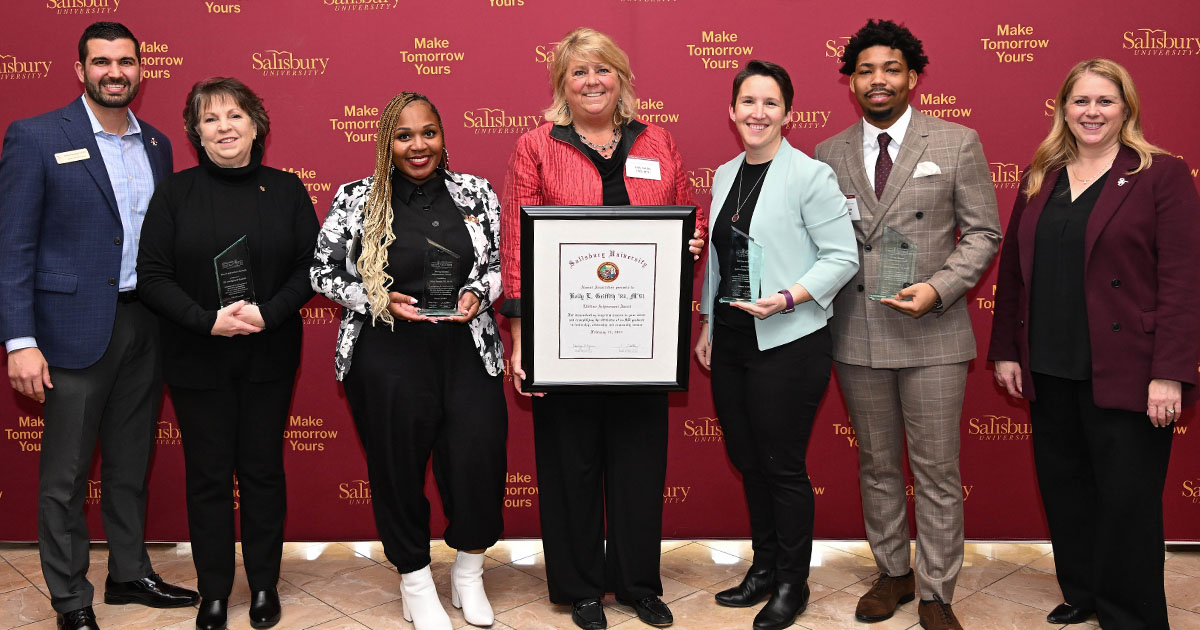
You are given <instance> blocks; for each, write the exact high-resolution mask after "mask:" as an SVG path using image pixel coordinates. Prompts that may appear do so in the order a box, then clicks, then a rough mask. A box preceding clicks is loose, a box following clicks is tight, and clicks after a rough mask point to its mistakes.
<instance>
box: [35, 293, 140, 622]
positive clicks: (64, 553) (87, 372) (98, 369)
mask: <svg viewBox="0 0 1200 630" xmlns="http://www.w3.org/2000/svg"><path fill="white" fill-rule="evenodd" d="M116 308H117V313H116V319H115V321H114V322H113V331H112V337H111V338H110V339H109V342H108V348H107V349H106V350H105V351H104V354H103V355H102V356H101V357H100V360H99V361H97V362H96V363H94V364H92V365H90V366H88V367H86V368H82V369H78V370H69V369H65V368H56V367H53V366H51V367H50V380H51V382H52V383H54V388H53V389H47V390H46V406H45V408H44V409H43V413H44V414H45V415H44V418H45V427H44V431H43V433H42V454H41V460H40V462H39V478H38V549H39V550H40V551H41V561H42V575H43V576H44V577H45V578H46V586H47V587H48V589H49V591H50V603H51V605H52V606H53V607H54V610H56V611H58V612H60V613H63V612H69V611H72V610H75V609H77V608H83V607H84V606H90V605H91V604H92V595H93V588H92V585H91V583H90V582H88V579H87V570H88V564H89V559H88V541H89V540H90V536H89V535H88V527H87V519H86V518H85V517H84V514H83V504H84V500H85V499H86V498H87V491H88V472H89V471H90V470H91V467H92V456H93V455H94V454H95V452H96V441H97V440H99V441H100V453H101V456H102V461H101V465H100V479H101V484H102V488H103V492H102V493H101V495H100V496H101V498H100V515H101V517H102V518H103V521H104V533H105V536H106V537H107V538H108V574H109V575H110V576H112V578H113V579H114V580H117V581H118V582H127V581H130V580H137V579H140V578H143V577H145V576H147V575H149V574H150V572H151V571H152V568H151V566H150V557H149V556H148V555H146V549H145V545H144V544H143V537H144V534H145V524H146V473H147V471H148V470H149V467H150V457H151V454H152V453H153V451H154V434H155V429H156V428H157V426H158V424H157V423H158V412H159V410H160V409H161V407H162V364H161V357H160V354H159V346H158V320H157V319H156V318H155V316H154V315H153V314H152V313H150V311H149V310H147V309H146V307H145V306H143V305H142V304H141V303H140V302H133V303H128V304H125V303H120V302H118V303H117V306H116Z"/></svg>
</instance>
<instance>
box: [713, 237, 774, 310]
mask: <svg viewBox="0 0 1200 630" xmlns="http://www.w3.org/2000/svg"><path fill="white" fill-rule="evenodd" d="M729 240H730V247H729V250H730V251H729V293H730V294H729V295H725V296H721V298H720V299H719V300H718V301H719V302H721V303H722V304H728V303H730V302H754V301H756V300H758V296H759V285H760V284H761V282H762V261H763V251H764V249H765V248H764V247H763V246H762V245H760V244H759V243H757V242H755V240H754V239H753V238H751V237H750V235H749V234H747V233H745V232H743V231H741V230H739V229H737V228H735V227H732V226H731V227H730V230H729Z"/></svg>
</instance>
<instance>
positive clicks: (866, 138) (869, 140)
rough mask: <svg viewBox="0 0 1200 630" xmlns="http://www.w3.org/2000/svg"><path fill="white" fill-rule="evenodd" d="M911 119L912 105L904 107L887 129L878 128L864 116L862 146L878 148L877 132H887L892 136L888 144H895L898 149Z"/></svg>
mask: <svg viewBox="0 0 1200 630" xmlns="http://www.w3.org/2000/svg"><path fill="white" fill-rule="evenodd" d="M911 121H912V105H907V106H905V108H904V113H903V114H901V115H900V118H897V119H896V122H894V123H892V126H891V127H888V128H887V129H880V128H879V127H876V126H875V125H872V124H871V123H869V122H867V119H866V117H865V116H864V117H863V119H862V123H863V147H865V148H870V149H874V150H876V151H878V150H879V134H881V133H884V132H887V135H888V136H890V137H891V138H892V142H891V145H890V146H895V147H896V148H897V149H899V148H900V147H901V146H902V145H903V144H904V134H905V133H907V132H908V123H909V122H911Z"/></svg>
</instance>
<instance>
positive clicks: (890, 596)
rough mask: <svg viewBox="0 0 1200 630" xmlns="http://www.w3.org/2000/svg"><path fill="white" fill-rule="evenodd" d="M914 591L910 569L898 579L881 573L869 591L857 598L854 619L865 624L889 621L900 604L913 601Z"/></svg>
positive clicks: (915, 585)
mask: <svg viewBox="0 0 1200 630" xmlns="http://www.w3.org/2000/svg"><path fill="white" fill-rule="evenodd" d="M916 589H917V580H916V578H915V577H914V576H913V572H912V569H909V571H908V573H906V574H904V575H901V576H900V577H892V576H890V575H888V574H886V573H881V574H880V575H879V577H878V578H876V580H875V584H874V585H873V586H871V590H869V591H867V594H866V595H863V596H862V597H860V598H859V600H858V607H857V608H855V609H854V618H855V619H857V620H859V621H865V622H867V623H874V622H876V621H883V620H884V619H890V618H891V616H892V615H894V614H895V613H896V608H897V607H898V606H900V604H904V603H907V602H911V601H912V600H913V594H914V593H915V592H916Z"/></svg>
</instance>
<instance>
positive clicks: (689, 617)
mask: <svg viewBox="0 0 1200 630" xmlns="http://www.w3.org/2000/svg"><path fill="white" fill-rule="evenodd" d="M662 550H663V553H662V577H663V590H664V594H663V600H665V601H666V602H668V603H669V604H670V606H671V610H672V611H673V612H674V614H675V626H674V627H675V628H677V629H680V630H716V629H723V628H731V629H747V628H749V627H750V622H751V620H752V619H753V618H754V614H755V612H756V611H757V609H758V608H760V607H761V606H756V607H755V608H750V609H735V608H722V607H720V606H717V605H716V604H714V603H713V600H712V594H713V593H715V592H717V591H719V590H721V589H723V588H728V587H729V586H732V585H734V584H737V582H738V580H739V579H740V578H741V576H742V574H743V573H744V572H745V571H746V569H747V567H749V566H750V562H749V558H750V557H751V552H750V544H749V543H748V542H746V541H740V540H697V541H668V542H664V543H663V545H662ZM487 555H488V559H487V561H486V562H485V563H484V569H485V573H484V580H485V583H486V585H487V591H488V596H489V598H490V600H491V602H492V606H493V608H495V610H496V624H495V625H493V626H492V627H493V628H495V629H496V630H508V629H516V630H551V629H557V628H561V629H564V630H570V629H572V628H574V625H573V624H572V623H571V619H570V614H569V612H570V611H569V609H568V608H567V607H566V606H557V605H554V604H551V603H550V602H549V600H547V598H546V586H545V579H546V568H545V564H544V561H543V557H542V547H541V544H540V543H539V542H538V541H521V540H513V541H506V542H502V543H500V544H498V545H496V546H495V547H493V548H491V549H490V550H488V552H487ZM91 557H92V569H91V571H90V573H89V575H90V578H91V580H92V582H93V584H96V585H97V587H98V588H97V590H98V591H100V592H102V589H103V586H101V585H102V584H103V583H104V578H105V575H106V571H105V557H106V552H105V550H104V548H103V546H96V547H94V548H93V549H92V554H91ZM150 557H151V559H152V560H153V561H154V566H155V569H156V570H157V571H158V572H159V573H160V574H162V576H163V577H164V578H165V579H167V580H170V581H175V582H178V583H181V584H184V585H188V586H195V583H196V573H195V569H194V568H193V566H192V561H191V560H192V559H191V548H190V546H189V545H186V544H183V545H152V546H151V550H150ZM432 557H433V574H434V581H435V582H437V584H438V588H439V591H441V592H442V593H443V594H446V595H448V593H449V585H448V580H449V572H450V565H451V564H452V563H453V561H454V550H452V549H449V548H448V547H446V546H445V545H444V544H442V543H440V542H435V543H434V544H433V545H432ZM240 563H241V561H240V558H239V559H238V564H239V565H240ZM1166 567H1167V576H1166V589H1167V602H1168V604H1170V606H1171V608H1170V610H1169V614H1170V620H1171V627H1172V628H1174V630H1200V550H1196V551H1175V552H1169V553H1168V554H1167V563H1166ZM874 577H875V563H874V561H873V560H872V559H871V553H870V550H869V549H868V547H867V545H866V543H863V542H836V541H826V542H819V543H817V544H816V545H815V546H814V548H813V558H812V573H811V575H810V578H809V585H810V587H811V589H812V601H811V603H810V605H809V607H808V610H807V611H806V612H805V613H804V614H803V615H801V616H800V618H799V619H797V622H796V625H795V627H796V628H802V629H807V630H849V629H852V628H871V630H900V629H908V628H918V627H919V626H918V625H917V617H916V613H917V611H916V603H915V602H912V603H909V604H905V605H904V606H902V607H901V609H900V611H898V612H897V613H896V615H895V616H894V617H893V618H891V619H889V620H887V621H885V622H881V623H877V624H871V625H867V624H860V623H858V622H856V621H855V620H854V605H855V603H856V602H857V601H858V597H859V595H861V594H862V593H864V592H866V590H867V588H869V587H870V584H871V581H872V580H873V579H874ZM279 593H280V596H281V598H282V600H283V606H284V608H283V610H284V613H283V620H282V621H281V622H280V624H279V625H278V626H276V627H277V628H279V629H280V630H300V629H304V628H313V629H319V630H363V629H364V628H370V629H372V630H383V629H385V628H388V629H390V628H397V629H408V628H412V624H410V623H408V622H406V621H404V619H403V618H402V617H401V614H400V579H399V577H397V575H396V572H395V570H394V569H393V567H392V566H391V564H389V563H388V561H387V559H386V558H384V556H383V548H382V547H381V546H380V544H379V543H377V542H375V543H369V542H368V543H288V544H287V545H286V546H285V548H284V556H283V566H282V579H281V583H280V587H279ZM98 594H99V593H98ZM443 599H444V604H445V606H446V610H447V611H448V612H449V613H450V619H451V621H452V622H453V623H454V627H455V628H461V627H470V626H467V625H466V621H465V620H464V619H463V617H462V614H461V613H460V612H459V611H457V610H455V609H454V608H453V607H451V606H450V601H449V598H448V597H443ZM248 600H249V590H248V588H247V586H246V582H245V578H244V577H243V576H241V575H240V574H239V576H238V579H237V581H236V582H235V584H234V593H233V596H232V597H231V599H230V606H231V607H230V610H229V612H230V615H229V619H230V622H229V628H230V630H242V629H244V628H249V627H250V624H249V620H248V619H247V617H246V609H247V607H248ZM1059 601H1060V596H1059V593H1058V587H1057V585H1056V584H1055V581H1054V560H1053V558H1052V557H1051V555H1050V546H1049V545H1038V544H1019V543H1012V544H997V543H986V544H984V543H976V544H968V545H967V553H966V557H965V559H964V562H963V569H962V573H961V574H960V577H959V581H958V589H957V591H956V592H955V597H954V610H955V612H956V613H957V614H958V617H959V619H960V620H961V621H962V623H963V627H964V628H966V629H967V630H1030V629H1033V630H1041V629H1043V628H1051V627H1052V626H1050V625H1049V624H1047V623H1046V621H1045V618H1046V613H1047V612H1048V611H1049V610H1050V609H1051V608H1053V607H1054V606H1055V605H1057V604H1058V603H1059ZM605 605H606V606H607V615H608V621H609V627H616V628H623V629H629V630H633V629H636V628H647V627H648V626H645V625H644V624H642V623H641V622H640V621H638V620H637V617H636V616H635V615H634V613H633V610H632V609H630V608H628V607H626V606H622V605H620V604H617V603H616V602H615V601H613V600H612V596H611V595H610V596H609V598H608V599H606V600H605ZM95 610H96V616H97V618H98V620H99V622H100V624H101V626H102V627H103V628H105V630H114V629H120V630H151V629H154V628H163V629H166V630H191V629H192V628H194V627H195V624H194V616H195V609H191V608H185V609H176V610H153V609H149V608H144V607H141V606H107V605H104V604H96V606H95ZM54 627H55V624H54V611H53V610H52V609H51V608H50V600H49V599H48V598H47V596H46V585H45V581H44V580H43V579H42V575H41V569H40V567H39V564H38V555H37V548H36V547H35V546H33V545H16V544H0V630H7V629H9V628H22V629H23V630H52V629H53V628H54ZM1076 627H1077V628H1081V629H1082V628H1089V629H1091V628H1096V627H1097V626H1096V625H1095V618H1094V617H1093V618H1092V623H1091V624H1083V625H1080V626H1076Z"/></svg>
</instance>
